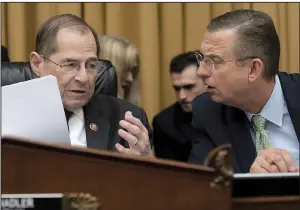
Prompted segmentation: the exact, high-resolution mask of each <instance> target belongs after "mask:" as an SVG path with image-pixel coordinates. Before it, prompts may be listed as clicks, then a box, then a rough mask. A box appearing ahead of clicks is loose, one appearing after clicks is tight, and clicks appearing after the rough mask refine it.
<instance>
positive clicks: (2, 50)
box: [1, 45, 10, 62]
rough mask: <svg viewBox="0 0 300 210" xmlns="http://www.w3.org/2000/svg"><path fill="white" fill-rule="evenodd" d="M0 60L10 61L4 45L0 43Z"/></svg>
mask: <svg viewBox="0 0 300 210" xmlns="http://www.w3.org/2000/svg"><path fill="white" fill-rule="evenodd" d="M1 62H10V61H9V56H8V50H7V48H6V47H4V46H2V45H1Z"/></svg>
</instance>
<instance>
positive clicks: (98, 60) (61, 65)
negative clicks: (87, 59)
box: [40, 55, 104, 74]
mask: <svg viewBox="0 0 300 210" xmlns="http://www.w3.org/2000/svg"><path fill="white" fill-rule="evenodd" d="M40 56H41V57H42V58H43V59H45V60H48V61H50V62H51V63H53V64H55V65H57V66H59V67H60V68H62V69H63V68H64V67H66V66H64V65H63V64H58V63H56V62H54V61H53V60H51V59H49V58H47V57H46V56H44V55H40ZM93 61H94V62H103V61H102V60H101V59H99V58H98V59H97V60H93ZM74 63H75V62H74ZM78 63H79V62H78ZM103 66H104V62H103V63H102V65H101V66H100V68H97V67H96V68H95V70H96V72H97V70H98V69H101V68H102V67H103ZM78 67H79V68H78ZM85 68H86V69H87V67H86V63H85ZM74 69H80V65H79V66H77V67H74ZM72 70H73V69H72ZM101 73H102V71H99V72H97V74H101Z"/></svg>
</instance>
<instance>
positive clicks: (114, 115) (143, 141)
mask: <svg viewBox="0 0 300 210" xmlns="http://www.w3.org/2000/svg"><path fill="white" fill-rule="evenodd" d="M99 50H100V46H99V42H98V39H97V34H96V32H95V31H94V29H93V28H91V27H90V26H89V25H88V24H87V23H86V22H85V21H84V20H82V19H80V18H79V17H77V16H74V15H70V14H63V15H57V16H54V17H52V18H50V19H48V20H47V21H46V22H44V23H43V24H42V25H41V27H40V29H39V31H38V34H37V37H36V49H35V51H34V52H32V53H31V54H30V63H31V68H32V70H33V71H34V72H35V73H36V74H37V75H38V76H41V77H42V76H47V75H53V76H55V77H56V78H57V81H58V85H59V89H60V94H61V97H62V102H63V105H64V108H65V112H66V117H67V121H68V126H69V131H70V139H71V144H72V145H74V146H81V147H90V148H98V149H107V150H115V149H116V150H117V151H119V152H121V153H125V154H130V155H146V156H153V154H152V150H151V146H150V143H149V139H150V138H151V129H150V126H149V124H148V120H147V116H146V113H145V112H144V111H143V110H142V109H141V108H139V107H136V106H134V105H131V104H129V103H127V102H125V101H123V100H120V99H118V98H115V97H110V96H106V95H94V88H95V80H96V75H97V73H99V72H98V70H99V69H100V67H101V65H102V63H101V61H99V59H98V57H97V55H98V54H99ZM100 73H101V72H100Z"/></svg>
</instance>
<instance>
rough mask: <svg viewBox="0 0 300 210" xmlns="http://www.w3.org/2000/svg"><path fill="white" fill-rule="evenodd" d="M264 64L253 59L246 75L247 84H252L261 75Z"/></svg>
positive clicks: (257, 59)
mask: <svg viewBox="0 0 300 210" xmlns="http://www.w3.org/2000/svg"><path fill="white" fill-rule="evenodd" d="M263 68H264V64H263V62H262V60H260V59H259V58H255V59H253V60H252V61H251V65H250V68H249V73H248V80H249V82H254V81H256V79H257V78H258V77H260V75H261V74H263Z"/></svg>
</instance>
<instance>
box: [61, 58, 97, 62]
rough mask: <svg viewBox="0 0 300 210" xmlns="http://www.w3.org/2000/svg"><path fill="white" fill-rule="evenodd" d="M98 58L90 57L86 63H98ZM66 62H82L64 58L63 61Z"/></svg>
mask: <svg viewBox="0 0 300 210" xmlns="http://www.w3.org/2000/svg"><path fill="white" fill-rule="evenodd" d="M97 60H98V58H97V57H90V58H88V59H87V60H86V61H88V62H89V61H97ZM63 61H64V62H80V60H77V59H75V58H64V59H63Z"/></svg>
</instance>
